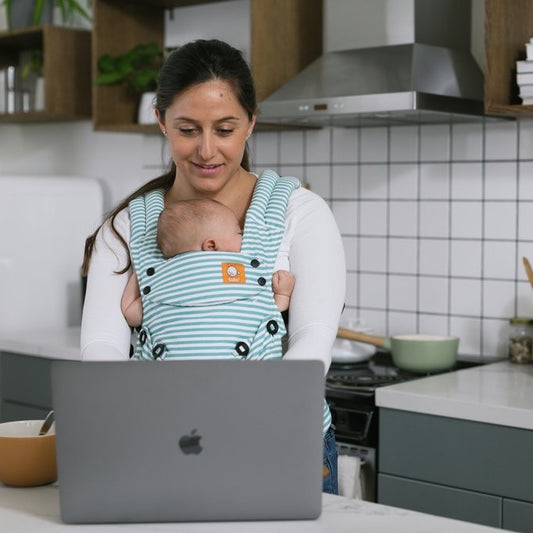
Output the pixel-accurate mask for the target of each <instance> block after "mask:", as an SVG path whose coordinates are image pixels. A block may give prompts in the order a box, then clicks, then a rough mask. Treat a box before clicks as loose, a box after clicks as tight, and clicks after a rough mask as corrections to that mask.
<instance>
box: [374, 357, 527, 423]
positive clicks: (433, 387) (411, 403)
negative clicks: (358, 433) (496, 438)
mask: <svg viewBox="0 0 533 533" xmlns="http://www.w3.org/2000/svg"><path fill="white" fill-rule="evenodd" d="M376 404H377V405H378V406H379V407H387V408H391V409H397V410H401V411H411V412H414V413H424V414H429V415H436V416H444V417H450V418H458V419H462V420H471V421H476V422H484V423H488V424H497V425H501V426H509V427H515V428H522V429H533V365H531V364H523V365H520V364H515V363H511V362H509V361H500V362H496V363H490V364H487V365H481V366H476V367H472V368H467V369H463V370H458V371H456V372H448V373H445V374H439V375H435V376H430V377H423V378H420V379H415V380H412V381H407V382H404V383H399V384H396V385H390V386H388V387H381V388H379V389H377V391H376Z"/></svg>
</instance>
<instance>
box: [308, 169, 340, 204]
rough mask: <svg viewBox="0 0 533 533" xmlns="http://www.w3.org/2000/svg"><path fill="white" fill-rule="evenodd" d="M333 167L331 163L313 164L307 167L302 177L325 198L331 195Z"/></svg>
mask: <svg viewBox="0 0 533 533" xmlns="http://www.w3.org/2000/svg"><path fill="white" fill-rule="evenodd" d="M332 173H333V167H331V166H330V165H312V166H308V167H307V168H306V169H305V174H304V175H303V176H302V179H303V180H304V181H305V182H306V183H307V186H308V187H309V189H311V190H312V191H313V192H315V193H316V194H318V195H319V196H321V197H322V198H324V199H328V198H330V197H331V194H332V193H331V190H332V186H331V182H332V176H331V174H332Z"/></svg>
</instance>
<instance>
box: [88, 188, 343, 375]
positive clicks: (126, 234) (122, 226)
mask: <svg viewBox="0 0 533 533" xmlns="http://www.w3.org/2000/svg"><path fill="white" fill-rule="evenodd" d="M115 227H116V228H117V231H118V232H119V233H120V235H121V236H122V237H123V239H124V241H125V242H126V243H129V240H130V217H129V209H128V208H125V209H123V210H122V211H121V212H120V213H119V214H118V215H117V217H116V219H115ZM128 257H129V250H127V249H126V248H125V247H124V245H123V243H121V242H120V240H119V239H118V238H117V236H116V235H115V234H114V233H113V231H112V230H111V227H110V224H109V221H107V222H106V223H105V224H104V226H103V227H102V229H101V230H100V231H99V233H98V236H97V238H96V241H95V248H94V251H93V255H92V257H91V262H90V268H89V273H88V278H87V292H86V296H85V303H84V308H83V317H82V324H81V358H82V359H83V360H93V361H96V360H99V361H111V360H126V359H128V358H129V351H130V341H131V331H130V327H129V326H128V324H127V323H126V320H125V319H124V316H123V315H122V311H121V307H120V301H121V298H122V293H123V292H124V288H125V286H126V283H127V281H128V279H129V277H130V275H131V268H130V269H129V270H128V271H127V272H125V273H124V274H117V273H116V272H117V271H119V270H122V269H123V268H124V267H125V265H126V264H127V263H128ZM279 269H283V270H290V271H291V272H292V273H293V274H294V276H295V278H296V284H295V287H294V291H293V293H292V296H291V303H290V309H289V327H288V331H289V337H288V349H287V352H286V353H285V355H284V358H285V359H320V360H321V361H323V362H324V365H325V369H326V370H327V369H328V368H329V365H330V362H331V347H332V345H333V342H334V340H335V337H336V333H337V327H338V323H339V318H340V314H341V312H342V307H343V304H344V298H345V286H346V267H345V259H344V250H343V246H342V240H341V237H340V233H339V230H338V227H337V224H336V222H335V219H334V217H333V214H332V213H331V210H330V209H329V207H328V205H327V204H326V203H325V202H324V200H323V199H322V198H321V197H320V196H318V195H316V194H315V193H313V192H311V191H309V190H307V189H303V188H299V189H297V190H295V191H294V192H293V193H292V195H291V197H290V199H289V204H288V206H287V211H286V215H285V233H284V236H283V239H282V242H281V246H280V249H279V252H278V257H277V260H276V265H275V270H279Z"/></svg>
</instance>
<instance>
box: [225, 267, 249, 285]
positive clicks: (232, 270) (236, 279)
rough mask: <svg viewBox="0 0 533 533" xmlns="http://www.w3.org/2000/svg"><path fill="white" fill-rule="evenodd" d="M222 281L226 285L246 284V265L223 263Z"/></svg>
mask: <svg viewBox="0 0 533 533" xmlns="http://www.w3.org/2000/svg"><path fill="white" fill-rule="evenodd" d="M222 281H223V282H224V283H246V273H245V270H244V265H243V264H241V263H222Z"/></svg>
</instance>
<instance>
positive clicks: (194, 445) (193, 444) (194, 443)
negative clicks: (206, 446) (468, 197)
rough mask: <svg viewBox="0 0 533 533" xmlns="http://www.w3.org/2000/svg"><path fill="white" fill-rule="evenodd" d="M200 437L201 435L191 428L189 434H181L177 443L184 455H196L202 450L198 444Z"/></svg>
mask: <svg viewBox="0 0 533 533" xmlns="http://www.w3.org/2000/svg"><path fill="white" fill-rule="evenodd" d="M201 438H202V437H201V435H198V434H197V433H196V429H193V430H192V431H191V432H190V434H189V435H183V437H181V439H180V440H179V443H178V444H179V447H180V449H181V451H182V452H183V453H184V454H186V455H189V454H191V453H194V454H195V455H198V454H199V453H200V452H201V451H202V450H203V448H202V446H200V439H201Z"/></svg>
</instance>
